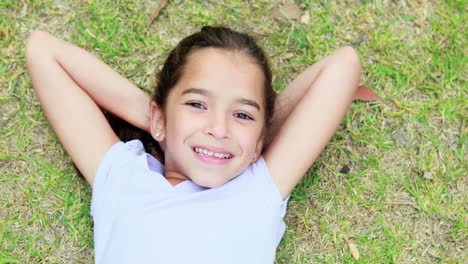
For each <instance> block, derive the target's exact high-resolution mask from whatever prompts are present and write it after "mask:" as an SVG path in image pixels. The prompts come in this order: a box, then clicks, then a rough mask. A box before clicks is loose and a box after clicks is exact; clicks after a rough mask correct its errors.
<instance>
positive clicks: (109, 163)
mask: <svg viewBox="0 0 468 264" xmlns="http://www.w3.org/2000/svg"><path fill="white" fill-rule="evenodd" d="M142 149H143V146H142V144H141V142H140V141H138V140H132V141H128V142H126V143H124V142H123V141H119V142H117V143H115V144H114V145H112V146H111V147H110V148H109V150H107V152H106V153H105V154H104V157H103V158H102V160H101V162H100V164H99V166H98V169H97V172H96V175H95V177H94V182H93V186H92V189H93V190H92V198H91V215H93V214H94V212H95V211H96V210H97V208H99V207H100V206H102V201H103V198H104V197H105V196H106V193H108V192H116V191H118V189H119V188H120V187H121V185H122V184H121V183H122V182H125V179H122V178H123V177H126V175H125V174H123V173H119V171H120V170H119V169H120V168H122V167H123V166H125V165H128V164H129V163H130V162H132V161H133V160H134V159H136V158H137V156H138V152H139V151H142Z"/></svg>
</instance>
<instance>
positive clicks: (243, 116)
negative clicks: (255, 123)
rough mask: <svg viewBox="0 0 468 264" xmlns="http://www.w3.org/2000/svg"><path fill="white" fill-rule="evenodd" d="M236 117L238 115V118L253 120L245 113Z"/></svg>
mask: <svg viewBox="0 0 468 264" xmlns="http://www.w3.org/2000/svg"><path fill="white" fill-rule="evenodd" d="M235 115H237V117H239V118H240V119H245V120H253V118H252V117H250V116H249V115H246V114H244V113H237V114H235Z"/></svg>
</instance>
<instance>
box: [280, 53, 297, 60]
mask: <svg viewBox="0 0 468 264" xmlns="http://www.w3.org/2000/svg"><path fill="white" fill-rule="evenodd" d="M281 57H282V58H283V59H285V60H287V59H290V58H292V57H294V53H285V54H283V56H281Z"/></svg>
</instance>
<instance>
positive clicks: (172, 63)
mask: <svg viewBox="0 0 468 264" xmlns="http://www.w3.org/2000/svg"><path fill="white" fill-rule="evenodd" d="M208 47H213V48H220V49H224V50H228V51H236V52H240V53H242V54H245V55H247V56H249V57H250V58H252V59H254V61H255V62H256V63H257V64H258V66H259V67H260V68H261V70H262V72H263V75H264V98H265V102H264V103H265V104H264V106H265V124H264V128H263V132H262V133H263V135H264V136H265V137H266V136H267V135H266V131H267V130H268V128H269V127H270V125H271V119H272V116H273V111H274V105H275V99H276V92H275V91H274V90H273V87H272V74H271V70H270V66H269V64H268V60H267V58H266V56H265V54H264V52H263V50H262V49H261V48H260V47H259V46H257V44H256V41H255V39H254V38H253V37H252V36H250V35H248V34H245V33H240V32H237V31H234V30H232V29H229V28H226V27H222V26H218V27H211V26H204V27H203V28H202V29H201V30H200V31H199V32H197V33H194V34H192V35H190V36H188V37H186V38H184V39H183V40H182V41H180V42H179V44H178V45H177V46H176V47H175V48H174V49H173V50H172V51H171V52H170V53H169V56H168V57H167V59H166V62H165V63H164V66H163V68H162V69H161V71H160V72H159V73H158V74H157V84H156V87H155V89H154V93H153V95H152V100H153V101H155V102H156V103H157V104H158V106H160V107H161V109H162V111H163V113H164V109H165V107H166V102H167V97H168V96H169V93H170V91H171V89H172V88H173V87H174V86H175V85H176V84H177V82H178V81H179V80H180V79H181V77H182V75H183V73H184V69H185V65H186V63H187V60H188V57H189V56H190V54H192V53H193V52H194V51H196V50H200V49H203V48H208ZM108 119H109V118H108ZM110 123H111V126H112V127H113V128H114V131H116V134H117V135H118V136H119V137H120V139H121V140H122V141H127V140H131V139H135V138H138V139H140V140H141V141H142V142H143V145H144V147H145V150H146V151H147V152H148V153H150V154H152V155H154V156H156V158H158V159H159V160H160V161H162V162H164V152H163V151H162V149H161V148H160V146H159V144H158V143H157V142H156V141H155V140H154V139H153V138H152V137H151V136H149V135H147V133H146V132H144V131H142V130H139V129H138V128H135V127H133V126H131V125H130V124H128V123H126V122H125V121H122V125H123V127H120V126H121V124H119V122H118V121H117V122H116V121H115V120H113V122H110ZM145 133H146V135H144V134H145Z"/></svg>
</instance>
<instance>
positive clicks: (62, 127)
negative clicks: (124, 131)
mask: <svg viewBox="0 0 468 264" xmlns="http://www.w3.org/2000/svg"><path fill="white" fill-rule="evenodd" d="M26 61H27V66H28V70H29V74H30V76H31V80H32V83H33V87H34V88H35V90H36V94H37V96H38V98H39V101H40V103H41V106H42V108H43V110H44V112H45V114H46V116H47V119H48V120H49V122H50V124H51V125H52V128H53V129H54V131H55V133H56V134H57V136H58V138H59V139H60V141H61V143H62V144H63V146H64V147H65V149H66V150H67V153H68V154H69V155H70V156H71V158H72V160H73V162H74V163H75V165H76V166H77V167H78V169H79V170H80V172H81V173H82V174H83V176H84V177H85V178H86V180H87V181H88V182H89V183H90V184H92V183H93V180H94V175H95V174H96V170H97V168H98V165H99V163H100V162H101V159H102V157H103V156H104V154H105V153H106V152H107V150H108V149H109V148H110V146H112V145H113V144H114V143H116V142H118V141H119V138H118V137H117V136H116V135H115V133H114V131H113V130H112V129H111V127H110V126H109V123H108V122H107V120H106V118H105V117H104V115H103V113H102V112H101V110H100V109H99V107H98V106H101V107H102V108H104V109H106V110H108V111H110V112H112V113H114V114H115V115H117V116H119V117H121V118H122V119H124V120H126V121H128V122H129V123H131V124H133V125H134V126H136V127H139V128H141V129H143V130H145V131H149V116H150V113H149V105H150V99H149V96H148V95H146V94H145V93H144V92H143V91H142V90H140V89H139V88H137V87H135V86H134V85H132V84H131V83H130V82H129V81H128V80H126V79H125V78H123V77H122V76H120V75H118V74H117V73H116V72H114V71H113V70H112V69H111V68H110V67H108V66H107V65H105V64H104V63H103V62H101V61H99V60H98V59H97V58H96V57H94V56H93V55H91V54H90V53H88V52H86V51H85V50H83V49H81V48H78V47H76V46H74V45H72V44H70V43H68V42H65V41H63V40H61V39H58V38H56V37H54V36H52V35H50V34H48V33H46V32H43V31H34V32H33V33H32V34H31V35H30V37H29V38H28V41H27V45H26Z"/></svg>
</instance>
